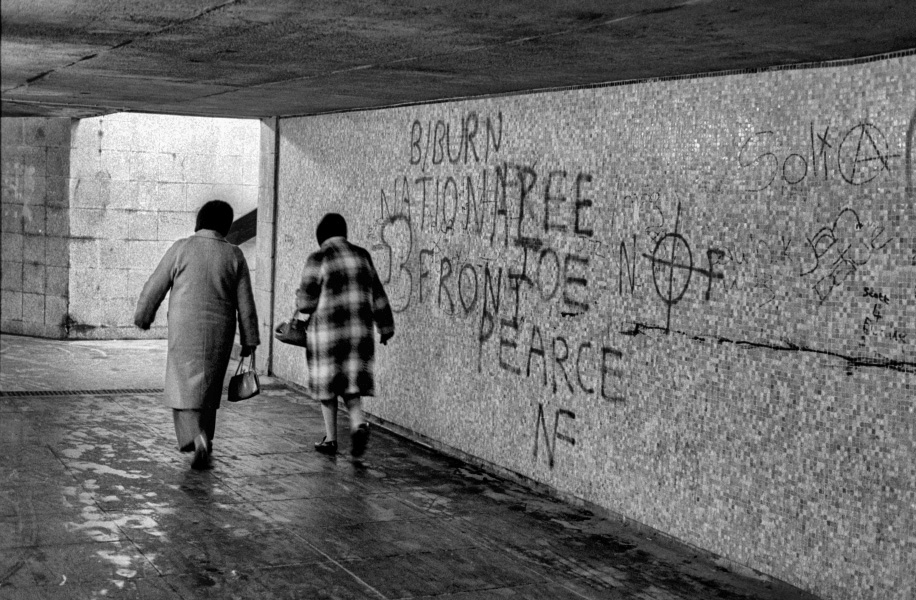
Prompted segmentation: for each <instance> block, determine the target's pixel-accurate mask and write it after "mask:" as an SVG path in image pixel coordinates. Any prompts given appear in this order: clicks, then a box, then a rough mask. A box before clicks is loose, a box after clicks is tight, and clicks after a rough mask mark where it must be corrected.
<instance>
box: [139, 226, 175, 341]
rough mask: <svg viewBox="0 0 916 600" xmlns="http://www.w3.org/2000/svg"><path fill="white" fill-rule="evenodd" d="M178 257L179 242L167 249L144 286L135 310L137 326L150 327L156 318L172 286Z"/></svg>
mask: <svg viewBox="0 0 916 600" xmlns="http://www.w3.org/2000/svg"><path fill="white" fill-rule="evenodd" d="M177 259H178V244H177V243H176V244H172V247H171V248H169V249H168V250H167V251H166V253H165V256H163V257H162V260H160V261H159V265H158V266H157V267H156V270H155V271H153V274H152V275H150V278H149V279H148V280H147V281H146V284H145V285H144V286H143V291H142V292H140V299H139V300H138V301H137V310H136V311H135V312H134V325H136V326H137V327H139V328H141V329H149V327H150V325H152V324H153V321H155V320H156V311H157V310H159V305H160V304H162V301H163V300H164V299H165V295H166V294H167V293H168V291H169V289H170V288H171V287H172V281H174V277H175V268H176V262H177Z"/></svg>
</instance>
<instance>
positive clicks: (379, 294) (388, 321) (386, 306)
mask: <svg viewBox="0 0 916 600" xmlns="http://www.w3.org/2000/svg"><path fill="white" fill-rule="evenodd" d="M366 258H367V261H368V263H369V272H370V275H371V276H372V318H373V320H375V326H376V327H378V332H379V335H385V334H388V333H390V334H392V335H393V334H394V314H393V313H392V312H391V303H390V302H388V294H386V293H385V288H384V287H382V281H381V279H379V276H378V272H377V271H376V270H375V265H374V264H373V263H372V257H371V256H370V255H369V253H368V252H366Z"/></svg>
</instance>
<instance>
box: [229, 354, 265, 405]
mask: <svg viewBox="0 0 916 600" xmlns="http://www.w3.org/2000/svg"><path fill="white" fill-rule="evenodd" d="M248 359H249V360H248V368H247V369H245V370H244V371H243V370H242V366H243V365H244V364H245V357H244V356H243V357H241V358H239V366H238V367H237V368H236V369H235V375H233V376H232V378H231V379H229V394H228V396H227V397H226V400H228V401H229V402H238V401H239V400H245V399H247V398H251V397H252V396H257V395H258V394H260V393H261V382H260V381H259V380H258V372H257V370H256V369H255V368H254V351H252V352H251V354H250V355H249V356H248Z"/></svg>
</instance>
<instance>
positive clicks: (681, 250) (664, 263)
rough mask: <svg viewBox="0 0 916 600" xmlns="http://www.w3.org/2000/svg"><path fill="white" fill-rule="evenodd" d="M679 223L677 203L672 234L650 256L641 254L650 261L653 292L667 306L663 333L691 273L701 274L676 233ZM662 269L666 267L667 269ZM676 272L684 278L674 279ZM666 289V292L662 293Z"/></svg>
mask: <svg viewBox="0 0 916 600" xmlns="http://www.w3.org/2000/svg"><path fill="white" fill-rule="evenodd" d="M680 223H681V203H680V202H678V204H677V216H676V217H675V220H674V232H673V233H666V234H665V235H664V236H662V237H661V238H660V239H659V240H658V242H657V243H656V244H655V249H654V250H652V254H651V256H650V255H648V254H643V256H645V257H646V258H648V259H649V260H651V261H652V282H653V283H654V284H655V291H656V292H657V293H658V297H659V298H661V299H662V302H664V303H665V304H666V305H667V306H668V314H667V315H666V317H665V318H666V321H665V332H668V331H670V330H671V307H672V306H674V305H675V304H677V303H678V302H680V301H681V298H683V297H684V294H686V293H687V288H689V287H690V278H691V276H692V275H693V272H694V271H700V272H703V271H702V270H701V269H695V268H694V266H693V253H692V252H691V251H690V244H688V243H687V240H686V239H684V236H682V235H681V234H680V233H678V229H679V228H680ZM668 244H670V246H671V252H670V254H669V255H668V256H669V258H667V259H666V258H665V257H664V256H665V255H664V254H663V253H664V252H665V251H666V250H667V245H668ZM685 254H686V260H685V261H683V260H682V262H678V260H677V259H678V255H681V257H682V258H683V257H684V255H685ZM664 267H667V269H665V268H664ZM665 271H667V275H668V277H667V281H665V278H664V275H665ZM678 271H686V272H687V275H686V277H684V276H679V277H675V273H676V272H678ZM709 272H710V273H711V272H712V269H710V271H709ZM660 273H661V277H662V280H661V281H659V274H660ZM675 280H677V281H675ZM666 287H667V290H666V291H663V290H664V288H666Z"/></svg>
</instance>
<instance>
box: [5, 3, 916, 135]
mask: <svg viewBox="0 0 916 600" xmlns="http://www.w3.org/2000/svg"><path fill="white" fill-rule="evenodd" d="M0 7H2V13H0V18H2V37H0V55H2V113H3V116H60V117H88V116H97V115H101V114H107V113H111V112H122V111H137V112H153V113H165V114H176V115H206V116H214V117H236V118H239V117H243V118H244V117H266V116H292V115H309V114H319V113H324V112H333V111H342V110H353V109H367V108H378V107H384V106H392V105H398V104H405V103H414V102H428V101H436V100H443V99H453V98H464V97H474V96H481V95H493V94H504V93H515V92H523V91H531V90H538V89H550V88H557V87H565V86H577V85H588V84H600V83H612V82H620V81H630V80H641V79H647V78H655V77H669V76H678V75H691V74H698V73H710V72H720V71H729V70H743V69H762V68H769V67H779V66H788V65H797V64H807V63H818V62H822V61H831V60H839V59H850V58H861V57H868V56H873V55H877V54H884V53H888V52H896V51H902V50H910V49H913V48H916V2H914V1H913V0H872V1H869V2H863V1H861V0H809V1H802V2H800V1H799V0H770V1H768V2H747V1H742V0H692V1H687V2H685V1H684V0H612V1H605V2H599V1H597V0H570V1H566V2H546V1H543V0H529V1H523V0H503V1H493V0H486V1H481V0H473V1H459V0H425V1H416V0H407V1H395V0H359V1H349V0H334V1H326V0H318V1H313V2H303V1H302V0H263V1H244V0H228V1H226V0H224V1H219V0H160V1H157V2H152V3H151V2H140V1H139V0H127V1H118V0H2V4H0Z"/></svg>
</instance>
